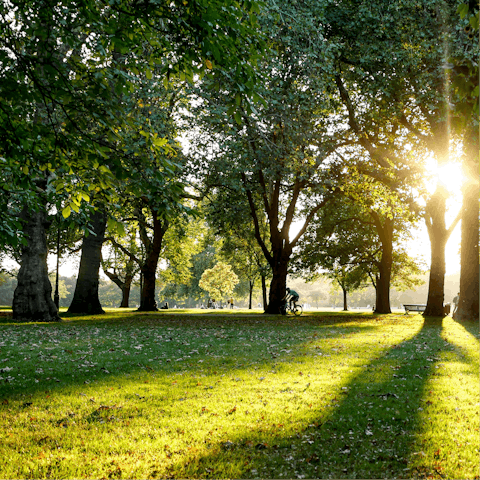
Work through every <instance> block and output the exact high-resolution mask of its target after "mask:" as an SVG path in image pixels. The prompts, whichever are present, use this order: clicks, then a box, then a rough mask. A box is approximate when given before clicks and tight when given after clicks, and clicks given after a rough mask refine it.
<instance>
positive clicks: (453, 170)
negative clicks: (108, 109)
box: [425, 160, 465, 196]
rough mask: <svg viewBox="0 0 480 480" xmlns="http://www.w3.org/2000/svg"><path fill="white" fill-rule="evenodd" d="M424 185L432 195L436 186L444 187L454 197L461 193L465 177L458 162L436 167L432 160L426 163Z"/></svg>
mask: <svg viewBox="0 0 480 480" xmlns="http://www.w3.org/2000/svg"><path fill="white" fill-rule="evenodd" d="M425 172H426V178H425V180H426V184H427V188H428V190H429V191H430V193H433V192H434V191H435V189H436V188H437V186H438V185H442V186H443V187H445V188H446V189H447V190H448V191H449V192H450V193H452V194H453V195H454V196H457V195H458V194H460V193H461V190H462V186H463V184H464V182H465V176H464V174H463V171H462V167H461V164H460V163H459V162H449V163H446V164H444V165H438V163H437V162H436V161H434V160H430V161H427V162H426V165H425Z"/></svg>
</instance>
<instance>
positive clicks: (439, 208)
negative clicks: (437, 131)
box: [423, 185, 478, 317]
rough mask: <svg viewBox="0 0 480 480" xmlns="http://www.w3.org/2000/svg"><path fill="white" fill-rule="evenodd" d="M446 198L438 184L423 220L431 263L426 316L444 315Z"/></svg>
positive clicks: (445, 193)
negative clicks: (428, 239)
mask: <svg viewBox="0 0 480 480" xmlns="http://www.w3.org/2000/svg"><path fill="white" fill-rule="evenodd" d="M446 198H447V192H446V190H445V188H444V187H442V186H441V185H439V186H438V187H437V189H436V191H435V193H434V194H433V195H432V198H431V199H430V201H429V202H428V205H427V216H426V218H425V220H426V224H427V229H428V236H429V238H430V245H431V263H430V278H429V284H428V297H427V306H426V308H425V311H424V312H423V315H424V316H426V317H443V316H444V310H443V302H444V299H445V247H446V245H447V240H448V237H449V233H448V231H447V228H446V222H445V211H446ZM477 210H478V207H477Z"/></svg>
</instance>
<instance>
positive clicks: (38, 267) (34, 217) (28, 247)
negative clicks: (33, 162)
mask: <svg viewBox="0 0 480 480" xmlns="http://www.w3.org/2000/svg"><path fill="white" fill-rule="evenodd" d="M36 183H37V185H38V188H39V189H42V192H44V191H45V189H46V188H47V180H46V179H45V178H39V179H36ZM43 201H44V205H42V206H41V207H39V206H37V208H36V209H32V208H29V207H24V208H23V211H22V214H21V217H20V218H21V221H22V223H23V232H24V233H25V236H26V237H28V239H29V241H28V242H26V243H25V245H23V247H22V250H21V258H20V270H19V272H18V277H17V287H16V288H15V293H14V297H13V304H12V308H13V318H14V319H16V320H19V321H42V322H59V321H61V319H60V317H59V315H58V311H57V307H56V306H55V304H54V303H53V300H52V286H51V284H50V280H49V278H48V269H47V237H46V234H45V231H46V228H47V226H48V223H49V220H48V216H47V211H46V210H47V207H46V206H47V196H46V193H44V194H43Z"/></svg>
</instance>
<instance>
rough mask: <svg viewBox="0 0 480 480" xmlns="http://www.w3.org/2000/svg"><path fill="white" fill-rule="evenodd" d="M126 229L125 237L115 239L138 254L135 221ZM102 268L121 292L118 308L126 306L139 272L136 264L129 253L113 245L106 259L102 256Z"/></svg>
mask: <svg viewBox="0 0 480 480" xmlns="http://www.w3.org/2000/svg"><path fill="white" fill-rule="evenodd" d="M127 230H128V233H127V234H126V238H125V239H122V238H119V239H117V240H116V241H117V242H119V243H121V244H122V245H124V246H125V248H126V249H128V251H129V252H131V253H133V254H134V255H138V252H139V250H140V248H139V246H138V245H137V238H136V236H137V225H136V224H135V223H131V224H130V225H129V226H128V227H127ZM112 233H113V232H112ZM107 238H110V237H107ZM102 268H103V271H104V273H105V275H106V276H107V277H108V278H109V279H110V280H111V281H112V282H113V283H114V284H115V285H116V286H117V287H118V288H119V289H120V290H121V292H122V300H121V302H120V308H128V307H129V301H130V290H131V287H132V282H133V279H134V278H135V276H136V275H137V274H138V272H139V268H138V266H137V265H136V263H135V262H134V261H133V259H132V258H131V257H130V256H129V255H126V254H125V252H123V251H122V250H120V249H119V248H118V247H116V246H115V245H113V247H112V248H111V249H110V251H109V256H108V257H107V258H106V259H105V258H102Z"/></svg>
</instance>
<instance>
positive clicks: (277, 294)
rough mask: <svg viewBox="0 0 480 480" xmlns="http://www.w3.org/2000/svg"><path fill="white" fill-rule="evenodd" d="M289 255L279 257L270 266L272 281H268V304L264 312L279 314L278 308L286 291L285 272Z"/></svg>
mask: <svg viewBox="0 0 480 480" xmlns="http://www.w3.org/2000/svg"><path fill="white" fill-rule="evenodd" d="M288 261H289V257H283V256H282V257H280V259H279V260H278V261H277V262H274V265H273V266H272V275H273V276H272V281H271V283H270V292H269V296H268V305H267V308H266V309H265V313H270V314H275V315H276V314H280V313H281V312H280V308H281V306H282V305H283V302H284V300H283V299H284V298H285V294H286V293H287V272H288Z"/></svg>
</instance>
